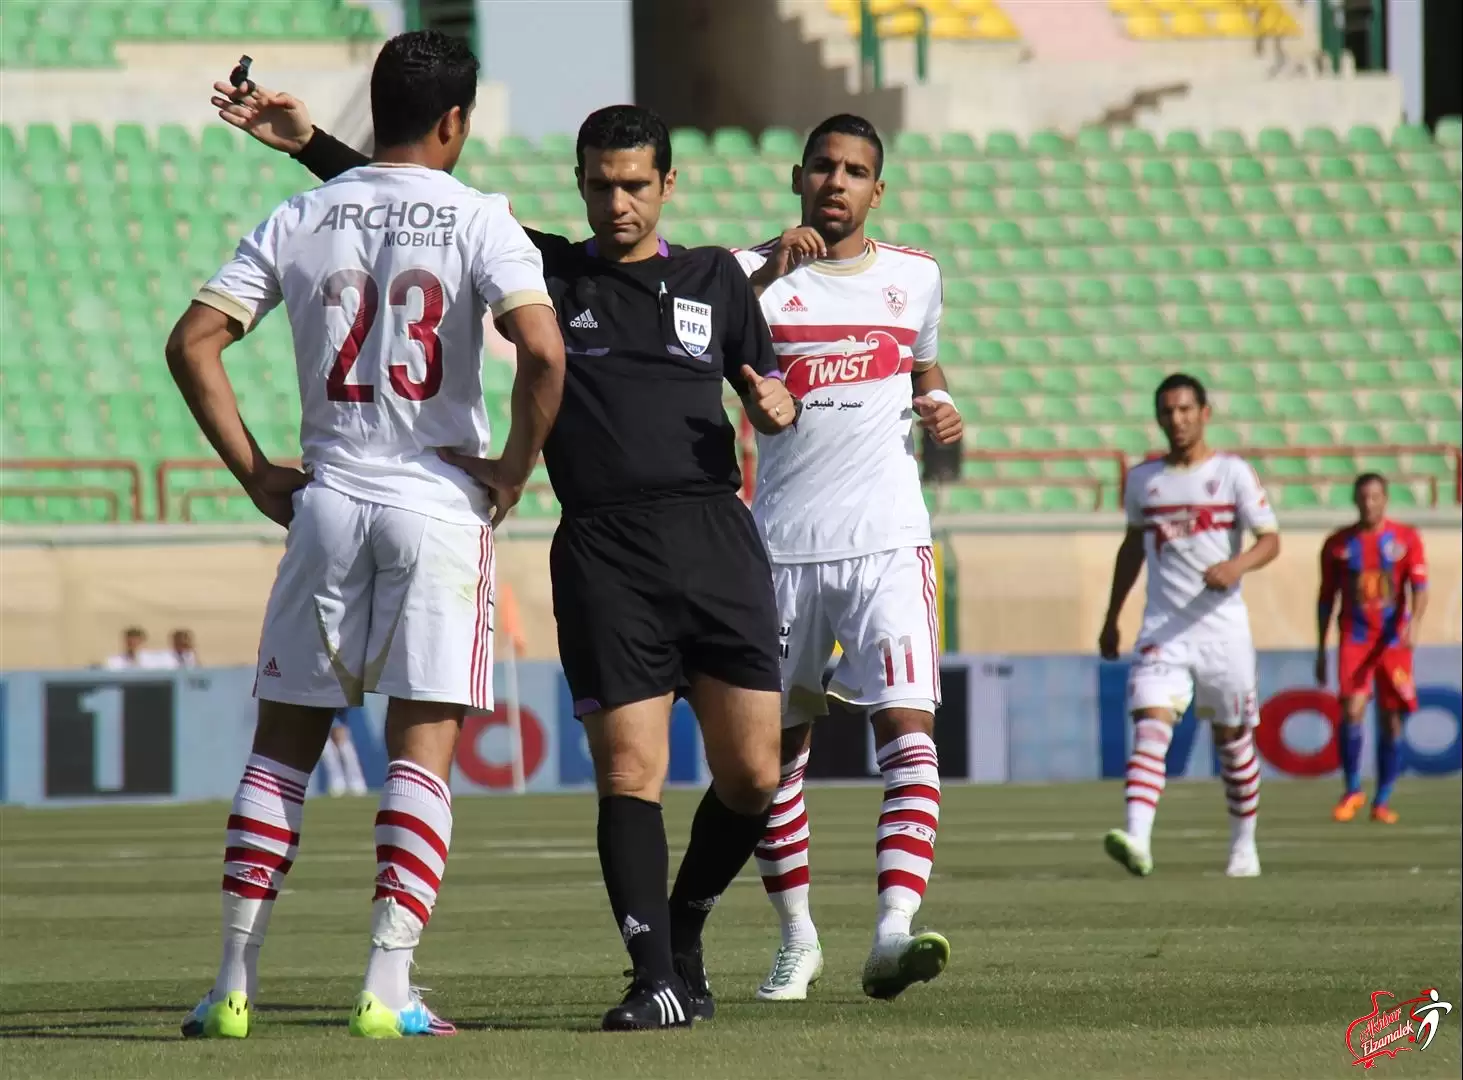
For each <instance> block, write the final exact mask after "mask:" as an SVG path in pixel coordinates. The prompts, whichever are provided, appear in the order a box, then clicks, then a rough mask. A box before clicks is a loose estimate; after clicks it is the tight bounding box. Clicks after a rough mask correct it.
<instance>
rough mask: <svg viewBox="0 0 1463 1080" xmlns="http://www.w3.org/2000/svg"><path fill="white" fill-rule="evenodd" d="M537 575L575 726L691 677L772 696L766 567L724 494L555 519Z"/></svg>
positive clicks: (773, 649)
mask: <svg viewBox="0 0 1463 1080" xmlns="http://www.w3.org/2000/svg"><path fill="white" fill-rule="evenodd" d="M549 576H550V578H551V580H552V582H553V586H554V618H555V619H556V620H557V622H558V626H559V658H560V661H561V662H562V663H563V665H564V676H565V678H567V679H568V681H569V689H570V691H571V692H572V694H573V697H574V715H575V716H584V715H586V714H587V713H592V712H596V711H598V710H600V709H611V708H615V707H616V706H619V705H628V704H630V703H631V702H635V701H643V700H645V699H647V698H653V697H659V696H660V695H662V694H666V693H670V692H672V691H676V690H681V689H683V688H684V687H686V686H687V684H688V683H689V681H690V677H691V676H692V675H697V674H701V675H709V676H711V677H712V678H715V679H720V680H721V681H723V682H726V683H729V684H730V685H732V686H739V687H743V688H745V689H748V690H774V691H777V690H781V689H782V681H781V673H780V670H779V661H778V637H777V602H776V599H775V597H774V595H773V591H772V567H771V564H770V563H769V562H768V559H767V552H766V550H765V549H764V548H763V546H762V538H761V536H760V535H759V534H758V532H757V526H756V523H755V522H754V521H753V520H752V515H751V512H750V511H749V510H748V509H747V508H746V507H745V506H744V505H743V504H742V502H741V500H740V499H738V498H737V497H736V496H734V495H725V496H712V497H709V498H705V499H693V500H678V501H674V502H667V503H664V504H661V505H650V506H639V507H633V508H626V509H614V510H604V511H600V512H597V513H592V514H587V515H582V516H574V517H568V516H566V517H565V518H564V519H563V520H562V521H561V522H560V523H559V528H558V531H557V532H555V534H554V543H553V547H552V549H551V550H550V552H549Z"/></svg>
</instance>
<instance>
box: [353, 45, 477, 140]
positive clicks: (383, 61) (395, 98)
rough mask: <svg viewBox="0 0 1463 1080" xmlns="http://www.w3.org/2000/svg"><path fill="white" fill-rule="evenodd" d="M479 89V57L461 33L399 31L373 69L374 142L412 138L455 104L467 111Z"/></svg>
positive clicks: (372, 109)
mask: <svg viewBox="0 0 1463 1080" xmlns="http://www.w3.org/2000/svg"><path fill="white" fill-rule="evenodd" d="M477 92H478V58H477V57H476V56H474V55H473V52H472V48H471V47H470V46H469V45H468V43H467V42H466V41H464V40H463V39H462V38H457V37H452V36H450V35H448V34H444V33H442V32H441V31H440V30H413V31H411V32H410V33H406V34H397V35H396V36H395V37H394V38H392V39H391V40H390V41H388V42H387V43H386V44H385V45H383V46H381V53H380V55H379V56H377V57H376V66H375V67H374V68H372V70H371V119H372V121H373V122H374V123H375V125H376V145H377V146H378V147H379V146H403V145H405V144H406V143H409V142H415V141H416V140H417V139H420V138H421V137H422V136H423V135H425V134H426V133H427V132H429V131H431V130H432V128H433V126H434V125H435V124H436V123H437V121H438V120H440V119H442V117H443V115H445V114H446V113H448V112H451V111H452V109H453V107H454V106H456V107H457V108H460V109H461V110H462V111H463V112H464V113H466V112H467V111H468V110H469V109H470V108H472V105H473V102H474V101H476V100H477Z"/></svg>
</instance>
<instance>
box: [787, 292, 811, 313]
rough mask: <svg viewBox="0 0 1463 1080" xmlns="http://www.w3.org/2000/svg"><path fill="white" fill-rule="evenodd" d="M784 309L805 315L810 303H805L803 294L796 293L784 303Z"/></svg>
mask: <svg viewBox="0 0 1463 1080" xmlns="http://www.w3.org/2000/svg"><path fill="white" fill-rule="evenodd" d="M782 310H783V311H785V312H791V313H792V314H794V315H805V314H807V311H808V305H807V304H805V303H803V298H802V297H801V296H798V295H796V294H794V295H793V298H792V299H791V300H789V301H788V302H787V303H785V304H783V305H782Z"/></svg>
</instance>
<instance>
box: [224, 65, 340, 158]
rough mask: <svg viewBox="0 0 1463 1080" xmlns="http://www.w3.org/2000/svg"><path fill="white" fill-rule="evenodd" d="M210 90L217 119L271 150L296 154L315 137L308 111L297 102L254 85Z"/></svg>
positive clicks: (230, 85) (289, 97) (228, 86)
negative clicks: (248, 135) (212, 93)
mask: <svg viewBox="0 0 1463 1080" xmlns="http://www.w3.org/2000/svg"><path fill="white" fill-rule="evenodd" d="M213 89H214V95H213V97H211V98H209V104H211V105H212V106H213V107H214V108H215V109H217V110H218V115H219V119H220V120H222V121H223V122H224V123H226V124H232V125H233V126H234V127H236V128H238V129H239V130H240V131H246V132H248V133H249V134H250V135H252V136H254V138H256V139H258V140H259V141H260V142H262V143H263V144H264V145H265V146H268V147H270V148H271V149H274V150H283V151H284V152H285V153H286V154H297V153H299V152H300V151H301V150H303V149H304V148H305V144H306V143H307V142H309V141H310V136H311V134H313V133H314V130H315V128H314V125H313V124H311V123H310V113H309V110H308V109H306V108H305V103H304V102H303V101H301V100H300V99H299V98H295V97H291V96H290V95H289V94H282V93H278V92H277V91H274V90H266V89H265V88H264V87H262V86H259V85H257V84H255V83H245V84H244V86H242V87H235V86H233V85H232V84H231V83H227V82H216V83H214V84H213Z"/></svg>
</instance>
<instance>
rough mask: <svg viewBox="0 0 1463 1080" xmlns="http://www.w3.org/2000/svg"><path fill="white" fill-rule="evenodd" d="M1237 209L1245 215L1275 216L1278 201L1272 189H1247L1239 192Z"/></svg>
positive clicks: (1278, 210) (1278, 208)
mask: <svg viewBox="0 0 1463 1080" xmlns="http://www.w3.org/2000/svg"><path fill="white" fill-rule="evenodd" d="M1239 208H1240V210H1241V211H1243V212H1244V213H1246V214H1277V213H1279V212H1280V209H1281V207H1280V200H1279V199H1278V198H1277V197H1276V195H1275V192H1274V190H1273V189H1272V188H1268V187H1249V188H1245V189H1244V190H1243V191H1241V192H1240V197H1239Z"/></svg>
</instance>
